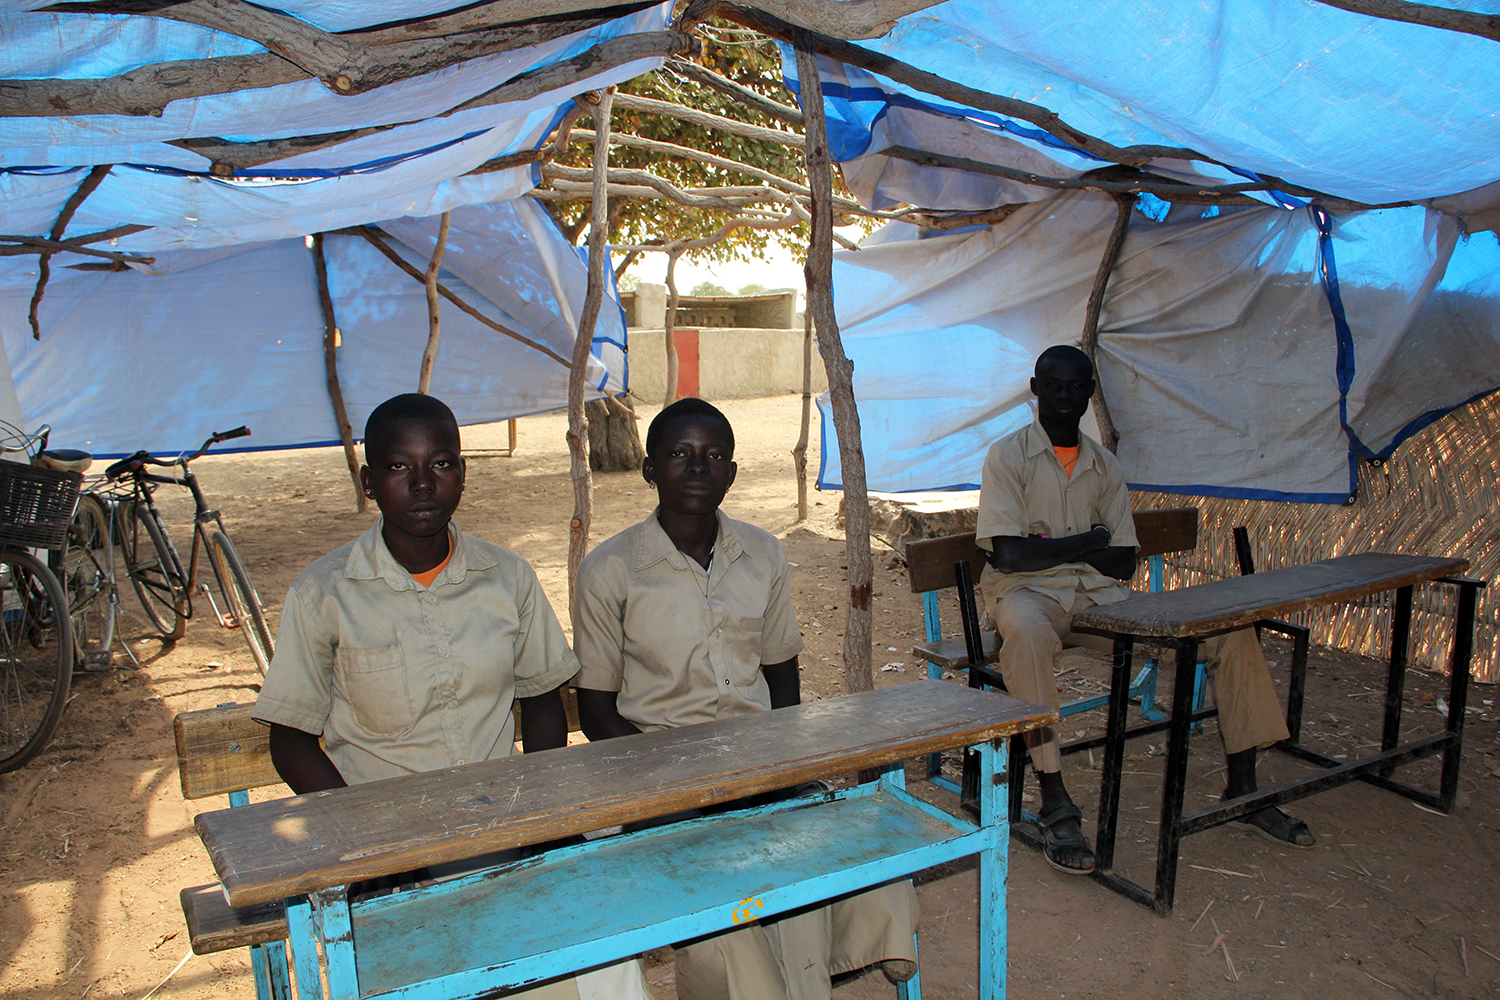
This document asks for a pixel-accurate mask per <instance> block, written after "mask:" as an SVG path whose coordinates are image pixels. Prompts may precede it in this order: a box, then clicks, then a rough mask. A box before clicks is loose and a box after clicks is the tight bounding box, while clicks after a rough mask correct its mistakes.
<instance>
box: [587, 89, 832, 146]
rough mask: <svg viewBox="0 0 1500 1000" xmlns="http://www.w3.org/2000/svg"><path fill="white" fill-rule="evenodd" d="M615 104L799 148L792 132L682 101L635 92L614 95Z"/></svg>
mask: <svg viewBox="0 0 1500 1000" xmlns="http://www.w3.org/2000/svg"><path fill="white" fill-rule="evenodd" d="M615 107H617V108H624V109H626V110H629V111H645V112H648V113H650V114H656V115H666V116H668V117H670V118H673V119H676V120H677V121H683V122H687V123H688V124H690V125H702V126H704V127H706V128H716V129H720V130H722V131H724V132H729V133H731V134H732V135H739V136H744V137H745V138H747V139H756V140H759V141H760V142H773V143H776V144H777V145H779V146H786V147H787V148H788V149H796V150H801V149H802V136H800V135H797V134H796V133H795V132H783V131H781V130H779V129H774V128H763V127H761V126H759V125H751V124H748V123H746V122H740V121H735V120H734V119H733V118H725V117H724V116H723V115H715V114H710V113H709V112H707V111H698V110H697V109H695V108H689V107H685V106H683V105H681V104H673V103H672V102H671V101H658V100H656V99H654V98H650V97H637V96H636V95H634V94H618V95H616V97H615Z"/></svg>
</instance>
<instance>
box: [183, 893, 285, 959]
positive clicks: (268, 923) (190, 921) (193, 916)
mask: <svg viewBox="0 0 1500 1000" xmlns="http://www.w3.org/2000/svg"><path fill="white" fill-rule="evenodd" d="M178 895H179V898H180V899H181V900H182V915H183V916H184V917H186V918H187V929H188V940H189V941H190V942H191V943H192V946H193V954H194V955H212V954H214V953H215V952H219V951H228V950H229V949H231V948H248V947H250V946H251V945H257V944H265V943H267V942H268V941H285V940H286V908H285V907H284V906H283V905H282V902H281V900H279V899H278V900H276V901H275V902H272V903H262V904H261V905H260V906H241V907H234V906H230V905H229V903H228V901H226V900H225V899H224V890H223V889H222V888H220V887H219V884H218V883H217V882H216V883H214V884H213V885H196V886H193V887H192V888H189V889H184V890H182V892H181V893H179V894H178Z"/></svg>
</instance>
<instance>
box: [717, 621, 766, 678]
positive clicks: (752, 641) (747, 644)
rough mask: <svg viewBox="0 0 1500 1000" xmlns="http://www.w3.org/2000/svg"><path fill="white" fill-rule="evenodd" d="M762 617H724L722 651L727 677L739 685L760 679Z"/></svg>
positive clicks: (763, 624)
mask: <svg viewBox="0 0 1500 1000" xmlns="http://www.w3.org/2000/svg"><path fill="white" fill-rule="evenodd" d="M765 627H766V620H765V619H764V618H739V617H734V616H729V617H726V618H725V620H724V638H723V646H724V653H725V655H726V657H727V658H728V663H726V664H725V668H726V672H727V673H728V674H729V679H730V680H732V681H733V682H734V683H735V684H737V685H739V686H740V687H750V686H751V685H753V684H755V683H756V682H757V681H759V680H760V665H761V664H760V647H761V633H762V632H764V631H765Z"/></svg>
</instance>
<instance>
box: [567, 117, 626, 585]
mask: <svg viewBox="0 0 1500 1000" xmlns="http://www.w3.org/2000/svg"><path fill="white" fill-rule="evenodd" d="M614 96H615V89H614V88H613V87H609V88H607V89H606V90H605V91H604V92H603V94H602V95H601V97H600V100H599V105H598V107H596V108H594V112H593V113H594V200H593V203H592V204H591V205H590V206H589V213H590V217H589V287H588V294H587V295H585V296H584V300H583V316H582V317H581V318H580V319H579V321H578V336H577V339H576V340H575V341H574V342H573V369H572V371H571V372H570V373H569V375H568V455H569V458H570V459H571V461H570V463H569V473H570V474H571V476H572V479H573V520H572V521H571V522H570V523H569V532H568V606H569V607H572V606H573V583H574V581H575V580H576V579H577V577H578V564H579V563H581V562H583V556H584V553H586V552H587V551H588V547H589V524H590V522H591V521H592V520H593V512H594V497H593V491H594V482H593V478H592V476H591V475H590V473H589V454H588V441H589V421H588V417H587V416H585V415H584V412H583V389H584V376H585V375H586V374H587V372H588V366H589V350H590V348H591V347H592V346H593V343H594V324H595V323H596V322H597V321H598V319H599V307H600V305H601V304H602V303H603V301H604V252H605V246H606V243H607V241H608V239H609V222H608V220H609V204H608V201H609V192H608V190H607V183H606V182H607V179H608V173H609V112H610V108H611V107H612V106H613V104H614Z"/></svg>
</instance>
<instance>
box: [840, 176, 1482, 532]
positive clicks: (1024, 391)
mask: <svg viewBox="0 0 1500 1000" xmlns="http://www.w3.org/2000/svg"><path fill="white" fill-rule="evenodd" d="M1205 216H1207V217H1205ZM1113 217H1114V203H1113V202H1112V201H1111V200H1109V199H1107V198H1104V197H1101V196H1098V195H1090V194H1084V193H1070V194H1062V195H1057V196H1054V197H1053V198H1051V199H1049V200H1047V201H1043V202H1037V203H1032V204H1029V205H1026V206H1025V207H1023V208H1021V209H1019V210H1018V211H1017V212H1016V213H1015V214H1013V215H1012V216H1011V217H1010V218H1008V219H1006V220H1005V221H1004V222H1003V223H1001V224H1000V225H997V226H993V227H983V228H979V229H975V230H969V231H963V232H957V233H950V234H943V235H935V234H934V235H929V236H928V238H925V239H922V238H916V237H917V236H918V233H919V231H918V230H916V229H915V227H911V226H904V225H903V226H890V227H887V229H885V230H882V231H881V233H878V234H877V235H876V238H873V239H872V240H870V241H868V243H867V245H866V247H865V248H863V249H861V250H859V251H855V252H842V253H838V254H836V255H835V270H834V285H835V289H836V293H837V294H836V300H835V303H836V307H837V311H838V316H839V324H840V329H841V332H842V334H843V338H844V343H845V346H846V349H847V351H848V353H849V356H850V357H851V358H852V359H853V360H854V388H855V395H856V398H857V399H858V401H859V409H860V419H861V423H862V430H863V435H864V451H865V458H866V463H867V474H868V477H869V485H870V488H871V489H874V490H882V491H903V490H922V489H944V488H974V487H975V485H976V484H977V483H978V477H979V470H980V467H981V465H982V463H983V459H984V454H985V452H986V450H987V449H988V447H989V444H990V443H991V442H993V441H994V440H995V439H996V438H998V437H1000V436H1002V435H1003V434H1005V433H1007V432H1008V431H1010V430H1012V429H1014V428H1015V427H1017V426H1019V425H1020V424H1021V423H1023V422H1025V421H1028V420H1030V419H1031V416H1030V413H1031V411H1030V409H1029V407H1028V406H1027V405H1026V404H1027V403H1028V401H1029V400H1030V398H1031V397H1030V392H1029V389H1028V386H1027V382H1028V379H1029V378H1030V376H1031V370H1032V364H1033V362H1034V360H1035V358H1036V356H1037V355H1038V354H1039V353H1040V352H1041V350H1042V349H1044V348H1045V347H1047V346H1050V345H1052V344H1061V343H1074V342H1076V341H1077V338H1078V331H1080V330H1081V329H1082V326H1083V313H1084V308H1085V304H1086V302H1087V299H1088V294H1089V289H1090V287H1091V285H1092V283H1093V279H1094V273H1095V270H1096V268H1097V266H1098V260H1099V257H1100V254H1101V253H1102V251H1103V245H1104V241H1105V239H1106V238H1107V235H1108V231H1109V228H1110V223H1111V222H1112V220H1113ZM1322 226H1326V227H1327V229H1328V231H1329V232H1328V236H1327V237H1326V238H1324V237H1323V234H1322V232H1321V227H1322ZM1346 263H1347V264H1348V265H1349V266H1347V267H1346V266H1345V265H1346ZM1325 266H1326V271H1327V275H1328V277H1327V278H1325ZM1497 266H1500V243H1497V241H1496V239H1495V235H1494V234H1493V233H1481V234H1477V235H1475V236H1473V237H1470V238H1469V239H1467V240H1461V239H1460V237H1459V232H1458V227H1457V225H1456V223H1455V222H1454V220H1453V219H1452V218H1451V217H1447V216H1443V215H1441V214H1439V213H1437V212H1433V211H1431V210H1427V209H1421V208H1410V209H1401V210H1392V211H1385V212H1376V213H1364V214H1361V215H1357V216H1352V217H1349V218H1347V219H1337V220H1335V219H1328V218H1327V217H1326V216H1322V217H1320V216H1319V215H1318V213H1316V212H1315V211H1314V210H1311V209H1304V210H1299V211H1295V212H1287V211H1282V210H1279V209H1272V208H1265V209H1250V208H1241V209H1228V210H1225V211H1223V212H1216V211H1214V210H1209V211H1208V212H1205V210H1204V209H1202V208H1201V207H1193V206H1180V207H1178V208H1176V209H1174V210H1173V211H1172V212H1171V213H1170V214H1168V215H1166V216H1165V217H1164V218H1163V219H1162V221H1159V222H1158V221H1155V220H1153V219H1151V218H1148V217H1147V216H1145V215H1143V214H1141V213H1135V214H1134V215H1133V217H1132V224H1131V228H1130V230H1129V232H1128V235H1127V238H1126V242H1125V246H1124V248H1123V250H1122V252H1121V256H1120V260H1119V263H1118V264H1117V266H1116V270H1115V272H1114V275H1113V277H1112V279H1111V282H1110V285H1109V291H1108V293H1107V294H1106V296H1105V300H1104V307H1103V311H1102V314H1101V322H1100V333H1099V368H1100V378H1101V381H1102V383H1103V386H1104V390H1105V395H1106V397H1107V399H1108V401H1109V407H1110V413H1111V416H1112V418H1113V420H1114V423H1115V426H1116V429H1117V430H1118V431H1119V432H1120V435H1121V438H1120V447H1119V455H1120V459H1121V461H1122V463H1123V464H1124V466H1125V471H1126V475H1127V478H1128V479H1129V481H1130V482H1131V484H1132V485H1135V486H1138V487H1141V488H1148V489H1162V490H1168V491H1174V492H1188V493H1194V494H1206V495H1224V496H1241V497H1255V498H1261V499H1283V500H1303V501H1314V502H1338V501H1341V500H1343V499H1345V498H1346V497H1347V496H1348V495H1349V493H1350V492H1351V490H1352V489H1353V486H1354V480H1353V478H1352V477H1353V461H1354V459H1355V457H1357V456H1363V457H1367V458H1374V457H1382V456H1385V455H1389V454H1390V453H1391V451H1392V450H1393V449H1394V448H1395V446H1396V445H1397V444H1399V443H1400V441H1401V440H1403V439H1404V438H1405V437H1406V436H1409V435H1410V434H1411V433H1412V432H1414V431H1415V430H1416V429H1417V428H1419V427H1420V426H1422V425H1424V424H1425V423H1427V422H1430V421H1431V419H1434V418H1435V416H1436V415H1437V414H1440V413H1442V412H1447V410H1449V409H1451V408H1452V407H1454V406H1457V405H1460V404H1462V403H1464V402H1466V401H1468V400H1470V399H1472V398H1474V397H1475V396H1478V395H1482V394H1483V393H1485V392H1487V391H1489V390H1491V389H1493V387H1494V386H1495V385H1496V384H1497V383H1500V323H1496V322H1495V321H1496V320H1497V319H1500V307H1497V304H1496V302H1497V300H1496V299H1495V298H1492V297H1489V298H1487V297H1486V295H1485V293H1486V292H1488V293H1489V294H1490V295H1493V292H1494V285H1495V284H1496V282H1497V279H1496V277H1495V274H1496V271H1497ZM1351 270H1352V271H1353V272H1354V276H1353V277H1351V275H1350V271H1351ZM1329 279H1331V281H1330V280H1329ZM1330 284H1331V285H1332V286H1333V287H1334V288H1335V289H1336V290H1337V295H1336V298H1337V300H1338V301H1339V302H1340V304H1341V308H1342V311H1343V313H1344V314H1345V316H1346V319H1347V322H1343V323H1339V322H1335V319H1334V316H1335V313H1334V311H1333V308H1332V306H1331V304H1330V302H1331V300H1332V299H1333V298H1335V296H1331V295H1330ZM1455 316H1457V317H1459V318H1458V319H1455ZM821 405H822V406H823V408H824V411H825V417H826V416H827V403H826V400H825V401H823V402H822V403H821ZM828 423H829V421H827V420H825V426H827V425H828ZM838 469H839V465H838V455H837V443H836V442H835V441H833V440H832V439H831V438H830V437H828V436H825V440H824V457H823V466H822V470H821V472H820V484H821V485H824V486H830V487H837V486H839V485H840V483H839V474H838Z"/></svg>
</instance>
